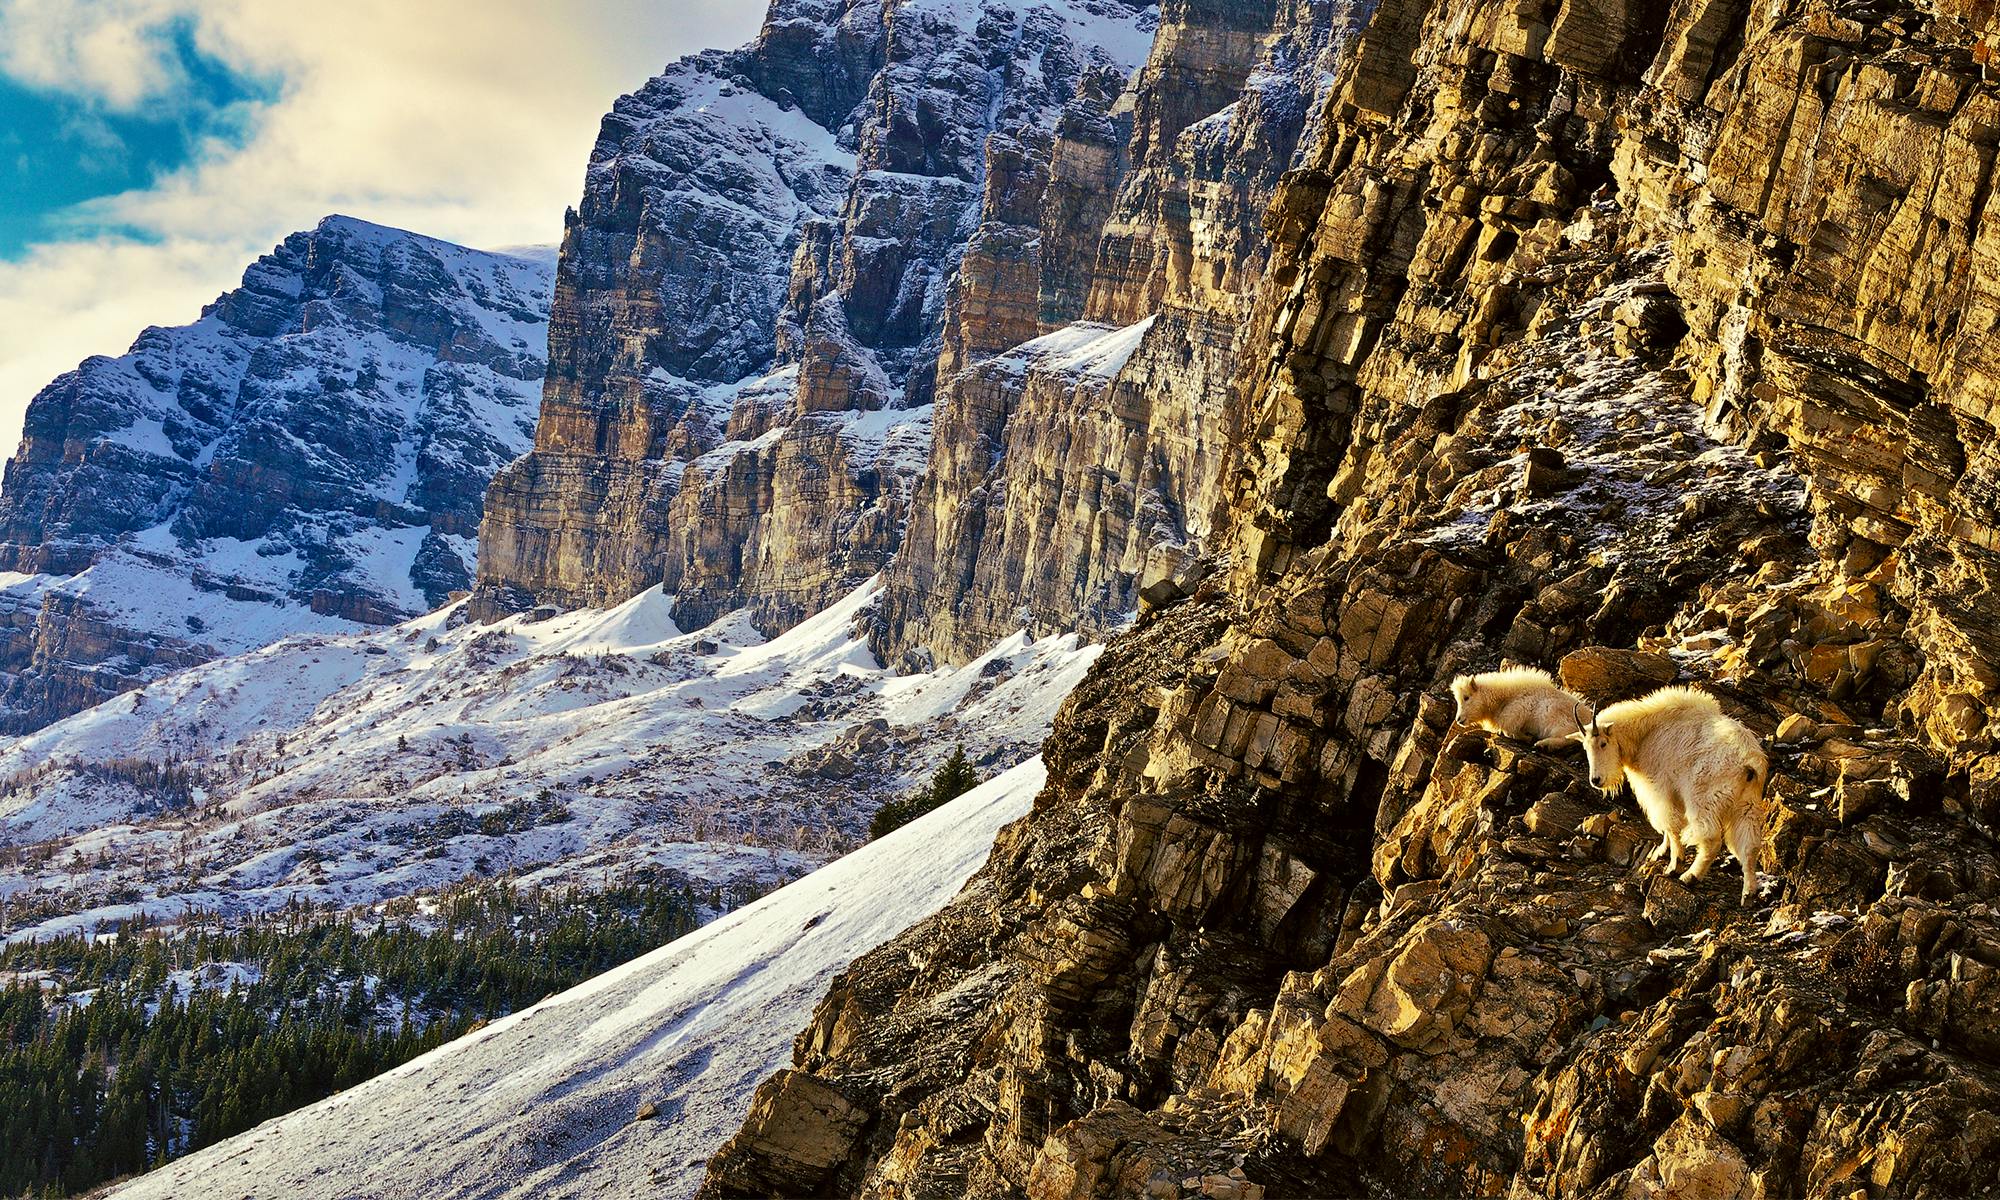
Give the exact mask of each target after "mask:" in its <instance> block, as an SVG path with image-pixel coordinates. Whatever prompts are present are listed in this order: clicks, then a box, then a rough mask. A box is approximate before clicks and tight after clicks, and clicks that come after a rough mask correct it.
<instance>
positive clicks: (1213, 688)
mask: <svg viewBox="0 0 2000 1200" xmlns="http://www.w3.org/2000/svg"><path fill="white" fill-rule="evenodd" d="M1997 44H2000V28H1996V26H1995V18H1994V15H1993V12H1992V10H1991V7H1990V6H1987V5H1970V4H1960V3H1942V4H1938V5H1935V6H1925V5H1904V4H1890V5H1883V4H1872V3H1862V2H1853V0H1785V2H1782V3H1777V4H1751V3H1748V2H1747V0H1677V2H1675V3H1672V4H1662V5H1620V4H1603V3H1585V2H1584V0H1531V2H1530V3H1525V4H1523V3H1504V4H1502V3H1486V2H1481V0H1383V3H1382V4H1381V5H1380V6H1379V7H1378V8H1377V10H1376V11H1375V13H1374V14H1373V16H1372V18H1371V20H1370V23H1369V25H1368V28H1367V30H1366V32H1365V33H1364V35H1363V36H1362V38H1361V39H1360V40H1359V41H1358V42H1357V43H1356V44H1355V46H1354V47H1353V49H1352V51H1351V53H1350V54H1349V56H1348V58H1347V60H1346V63H1345V65H1344V67H1343V68H1342V77H1341V80H1340V83H1339V85H1338V89H1337V92H1336V94H1335V96H1334V98H1333V100H1332V101H1331V102H1330V104H1329V105H1328V108H1327V119H1326V125H1325V129H1324V132H1323V134H1322V135H1321V136H1319V137H1317V138H1316V140H1315V142H1314V143H1313V144H1312V146H1311V152H1310V155H1309V158H1308V160H1307V161H1306V162H1305V163H1304V164H1303V165H1302V167H1301V169H1299V170H1297V171H1295V172H1293V173H1292V174H1291V175H1289V176H1288V177H1287V179H1286V182H1285V184H1284V186H1283V187H1282V188H1281V190H1280V193H1279V195H1278V197H1277V200H1276V202H1275V203H1274V204H1273V206H1272V207H1271V210H1270V226H1269V232H1270V236H1271V238H1272V251H1271V259H1270V262H1269V264H1268V266H1267V267H1266V269H1265V271H1264V274H1263V284H1262V286H1261V288H1260V290H1259V292H1258V295H1257V297H1256V300H1255V303H1254V306H1253V313H1254V315H1253V326H1254V327H1253V330H1252V332H1251V333H1250V335H1249V338H1250V345H1252V346H1253V347H1254V355H1255V357H1254V359H1253V360H1252V361H1251V362H1250V363H1249V364H1248V367H1247V369H1248V370H1249V371H1250V372H1252V376H1251V384H1250V386H1249V387H1248V389H1247V390H1246V391H1245V393H1244V394H1243V401H1242V406H1241V408H1240V409H1239V410H1238V411H1236V412H1235V413H1234V414H1232V421H1231V427H1232V428H1235V429H1237V430H1240V431H1241V445H1240V447H1238V449H1239V450H1240V452H1241V454H1242V455H1243V459H1242V463H1241V469H1240V470H1234V471H1232V472H1230V473H1229V475H1228V476H1226V477H1225V478H1224V479H1223V480H1222V481H1221V483H1220V484H1219V485H1218V486H1219V488H1220V490H1221V491H1222V493H1223V494H1224V495H1225V496H1226V497H1227V501H1228V503H1227V510H1228V515H1227V517H1226V518H1225V521H1226V523H1227V524H1229V526H1230V527H1231V529H1232V530H1233V532H1232V533H1231V534H1230V540H1231V544H1232V545H1234V546H1235V548H1236V552H1235V562H1234V567H1233V569H1232V571H1231V572H1229V574H1228V575H1227V577H1226V578H1220V577H1218V578H1215V579H1211V580H1210V581H1208V582H1207V583H1205V584H1203V585H1202V586H1201V587H1199V588H1198V589H1196V591H1195V594H1194V596H1193V597H1192V598H1190V599H1188V600H1186V601H1184V602H1182V603H1180V604H1178V605H1175V606H1173V607H1171V608H1168V609H1166V610H1165V611H1163V612H1161V613H1159V614H1157V615H1155V616H1152V617H1149V618H1147V619H1144V620H1142V621H1141V622H1140V624H1139V627H1138V628H1137V629H1136V630H1135V631H1133V632H1132V633H1130V634H1128V635H1125V636H1123V637H1121V638H1119V639H1117V640H1115V641H1114V642H1113V643H1112V644H1111V645H1110V646H1109V647H1108V648H1107V650H1106V652H1105V654H1104V656H1103V658H1102V659H1101V660H1100V662H1099V665H1098V668H1097V669H1096V670H1095V671H1094V672H1093V675H1092V677H1091V678H1090V679H1088V680H1086V682H1085V683H1084V684H1083V685H1082V687H1081V688H1080V689H1079V691H1078V693H1077V694H1076V696H1074V697H1073V698H1072V700H1071V701H1070V703H1069V704H1068V705H1067V706H1066V708H1065V712H1064V715H1063V716H1062V717H1061V718H1060V719H1059V721H1058V727H1057V730H1056V733H1055V735H1054V736H1053V737H1052V739H1051V741H1050V743H1049V745H1048V746H1047V747H1046V748H1045V752H1044V753H1045V758H1046V760H1047V762H1048V765H1049V770H1050V786H1049V788H1048V789H1047V790H1046V791H1045V792H1044V793H1043V794H1042V796H1041V797H1040V798H1039V799H1038V801H1037V805H1036V810H1035V812H1034V813H1033V814H1032V815H1031V816H1030V817H1028V818H1027V819H1025V820H1024V821H1022V822H1020V823H1018V824H1017V825H1015V826H1013V827H1011V828H1010V829H1009V830H1007V831H1005V832H1004V833H1003V834H1002V836H1001V838H1000V839H999V841H998V843H997V844H996V847H995V851H994V855H993V857H992V858H991V860H989V862H988V864H987V867H986V868H985V871H984V872H983V875H982V878H981V881H980V883H979V885H978V886H979V888H980V890H979V893H978V894H979V901H978V903H977V904H966V905H961V906H954V907H950V908H947V909H946V910H945V911H944V912H942V913H940V914H939V915H938V916H937V917H936V918H933V919H932V920H930V921H928V922H925V923H923V924H921V925H919V926H917V927H916V928H915V929H913V930H911V931H910V932H909V933H908V934H906V935H905V936H904V937H903V938H900V939H898V940H897V941H896V942H893V943H891V944H890V945H888V946H886V947H884V948H882V949H881V950H880V951H878V952H877V953H875V954H874V955H871V956H870V957H869V958H867V959H864V960H862V961H861V962H859V963H857V964H856V966H855V967H854V968H853V969H851V970H850V971H849V972H848V973H847V974H845V975H844V976H843V977H842V978H841V979H839V980H837V981H836V983H835V985H834V987H833V988H832V990H831V991H830V993H829V995H828V996H827V998H826V1000H825V1001H824V1002H823V1003H822V1004H821V1006H820V1008H819V1010H818V1012H817V1013H816V1014H815V1016H814V1019H813V1021H812V1022H811V1023H810V1024H809V1026H808V1027H807V1028H806V1029H805V1030H804V1031H803V1032H802V1033H801V1035H800V1037H799V1040H798V1043H797V1046H796V1051H795V1066H794V1069H792V1070H789V1071H786V1072H783V1073H780V1074H779V1075H778V1076H776V1077H775V1078H773V1079H772V1080H770V1081H768V1082H767V1083H766V1084H765V1086H764V1087H763V1088H762V1089H760V1092H759V1094H758V1098H757V1101H756V1103H755V1105H754V1106H753V1108H752V1111H751V1114H750V1116H749V1119H748V1121H747V1123H746V1125H745V1127H744V1129H743V1131H742V1132H741V1133H740V1134H739V1135H738V1136H737V1137H736V1138H735V1139H734V1140H733V1141H732V1142H731V1143H730V1144H729V1145H728V1146H726V1147H725V1148H724V1150H723V1151H722V1152H721V1153H720V1154H718V1156H717V1157H716V1159H715V1160H714V1161H713V1162H712V1163H711V1165H710V1172H709V1178H708V1182H707V1185H706V1190H707V1191H708V1192H709V1193H710V1194H714V1195H734V1194H761V1193H763V1192H767V1191H776V1192H782V1193H813V1192H822V1191H824V1192H838V1193H843V1194H845V1193H869V1194H891V1193H893V1194H931V1193H936V1194H947V1193H950V1194H971V1195H993V1196H1000V1195H1023V1194H1025V1195H1029V1196H1034V1197H1038V1198H1046V1197H1071V1196H1075V1197H1082V1196H1105V1195H1126V1194H1147V1195H1158V1196H1189V1195H1203V1196H1241V1197H1256V1196H1261V1195H1265V1194H1269V1195H1302V1194H1364V1193H1373V1194H1398V1195H1457V1194H1468V1195H1469V1194H1487V1195H1490V1194H1501V1193H1506V1194H1519V1195H1538V1196H1541V1195H1546V1196H1590V1197H1613V1196H1617V1197H1634V1196H1685V1195H1703V1196H1716V1197H1742V1198H1745V1200H1748V1198H1750V1197H1759V1196H1778V1195H1786V1196H1815V1197H1817V1196H1829V1197H1830V1196H1852V1195H1858V1194H1862V1193H1864V1192H1865V1193H1866V1194H1868V1195H1914V1196H1922V1195H1940V1196H1942V1195H1965V1194H1977V1193H1979V1192H1981V1191H1982V1190H1985V1189H1990V1188H1992V1187H1994V1186H1996V1185H2000V1175H1996V1169H2000V1168H1996V1163H2000V1125H1996V1124H1995V1123H1994V1121H1993V1119H1992V1113H1993V1112H1995V1111H1996V1110H2000V1081H1996V1078H1995V1076H1994V1073H1993V1065H1992V1064H1993V1062H1994V1060H1995V1055H1996V1054H2000V1033H1997V1031H1996V1026H1995V1024H1994V1022H1993V1020H1992V1018H1991V1016H1990V1014H1991V1013H1992V1011H1993V1008H1994V1001H1995V1000H1996V998H2000V997H1996V987H2000V984H1996V982H1995V981H1996V980H2000V974H1996V970H2000V924H1996V922H1995V920H1994V918H1993V916H1992V912H1993V908H1992V905H1993V903H1994V901H1995V899H1996V898H2000V855H1996V853H1995V848H1994V840H1993V839H1994V836H1995V829H1996V819H2000V808H1996V795H2000V791H1996V788H1995V786H1994V780H1995V778H1996V768H1995V765H1994V764H1995V762H1996V758H1995V755H1994V753H1993V748H1994V740H1993V738H1994V718H1995V712H1994V701H1993V699H1992V697H1993V695H1994V692H1993V690H1992V688H1991V678H1992V671H1993V669H1994V663H1995V646H1994V644H1993V641H1992V633H1993V630H1994V629H1995V628H2000V626H1996V625H1995V624H1994V622H1993V619H1992V614H1991V613H1990V612H1988V611H1987V605H1988V603H1989V599H1990V595H1991V588H1990V586H1989V585H1990V582H1991V581H1992V578H1993V573H1994V571H1995V570H1996V569H2000V557H1996V551H2000V547H1996V544H1995V541H1994V534H1993V529H1994V510H1993V508H1992V505H1991V492H1992V488H1991V487H1990V486H1989V480H1988V478H1987V477H1988V475H1990V473H1991V472H1990V471H1989V470H1988V464H1989V463H1990V462H1991V460H1992V458H1993V455H1994V453H1995V448H1994V447H1995V442H1994V428H1993V422H1992V403H1991V402H1992V395H1993V389H1994V384H1995V380H1994V378H1993V373H1992V369H1991V366H1990V362H1991V359H1992V357H1993V355H1994V354H1995V353H1996V352H2000V340H1996V338H1995V336H1994V326H1995V321H1994V319H1993V310H1994V304H1995V300H1994V297H1995V295H1996V294H2000V293H1996V288H1995V286H1994V284H1993V278H1994V275H1995V272H1996V269H2000V267H1996V259H1995V257H1994V256H1993V254H1992V253H1991V246H1992V243H1993V239H1994V237H1995V236H1996V235H1995V230H1996V229H2000V224H1996V222H1995V221H1994V219H1993V217H1992V215H1991V213H1990V211H1989V207H1990V203H1991V199H1990V197H1991V186H1990V185H1991V179H1992V171H1993V165H1994V157H1995V145H1996V143H1995V138H1994V133H1993V130H1994V129H1995V128H1996V127H2000V126H1996V123H1995V122H1994V120H1993V119H1992V118H1993V113H1994V111H1995V105H1996V104H2000V92H1996V90H1995V86H1994V85H1993V84H1992V83H1991V82H1989V81H1988V79H1987V64H1988V63H1990V62H1991V61H1992V58H1993V54H1994V51H1995V47H1996V45H1997ZM1502 659H1512V660H1515V661H1525V662H1530V663H1535V664H1538V665H1543V666H1547V667H1550V668H1559V669H1560V671H1561V675H1562V678H1563V681H1564V682H1565V684H1567V685H1568V686H1570V687H1571V688H1573V689H1575V690H1577V691H1578V692H1579V693H1580V694H1582V695H1584V696H1585V697H1586V698H1588V699H1590V700H1592V701H1593V702H1596V703H1604V702H1608V701H1611V700H1616V699H1620V698H1624V697H1627V696H1632V695H1636V694H1640V693H1642V692H1644V691H1646V690H1648V689H1650V688H1652V687H1654V686H1656V685H1658V684H1659V683H1662V682H1666V681H1669V680H1676V679H1678V680H1680V681H1682V682H1686V683H1691V684H1694V685H1696V686H1700V687H1703V688H1705V689H1707V690H1709V691H1710V692H1711V693H1713V694H1715V695H1716V696H1717V697H1718V698H1719V700H1720V702H1721V703H1722V704H1723V706H1724V707H1725V708H1726V709H1727V710H1728V711H1729V712H1731V713H1732V714H1734V715H1736V716H1737V717H1738V718H1739V719H1742V720H1744V721H1745V722H1747V723H1748V724H1749V725H1750V726H1751V728H1752V729H1753V730H1754V731H1755V732H1757V733H1758V735H1759V736H1760V737H1762V738H1764V739H1765V744H1766V746H1767V747H1768V748H1769V750H1770V752H1771V756H1772V765H1773V777H1772V779H1771V782H1770V786H1769V789H1768V793H1767V801H1766V806H1765V812H1764V814H1763V833H1764V835H1765V838H1766V858H1765V863H1764V869H1765V871H1766V872H1767V873H1768V877H1767V878H1765V879H1764V880H1763V881H1762V886H1761V890H1760V892H1759V894H1758V896H1757V897H1756V899H1755V901H1754V902H1753V903H1752V904H1751V905H1749V906H1747V907H1741V908H1739V907H1738V905H1737V902H1736V892H1737V889H1738V887H1739V886H1740V878H1739V876H1738V875H1737V871H1738V868H1737V867H1736V866H1734V865H1729V866H1722V867H1718V868H1717V869H1716V871H1715V873H1714V874H1713V875H1712V876H1711V877H1710V878H1709V879H1706V880H1700V881H1692V882H1690V881H1684V880H1681V879H1678V878H1672V877H1668V876H1666V875H1665V873H1664V872H1663V871H1662V870H1661V868H1660V866H1659V865H1658V864H1657V863H1655V862H1653V861H1652V860H1650V859H1648V858H1647V856H1646V852H1647V850H1648V849H1649V848H1650V846H1651V845H1652V844H1653V842H1654V840H1655V839H1654V835H1653V834H1652V833H1651V831H1650V830H1648V829H1647V828H1646V826H1645V825H1644V823H1643V820H1642V818H1640V817H1639V815H1638V814H1637V812H1636V811H1635V810H1633V809H1632V808H1631V807H1630V806H1629V804H1628V803H1626V802H1623V801H1620V800H1616V799H1612V798H1607V797H1602V796H1599V795H1597V794H1596V793H1595V792H1593V791H1592V790H1591V789H1590V788H1589V787H1588V786H1587V784H1586V782H1585V781H1584V780H1583V779H1582V778H1581V777H1580V774H1579V772H1578V770H1577V764H1576V760H1575V757H1574V756H1573V755H1569V756H1565V755H1561V754H1553V753H1544V752H1539V751H1535V750H1532V749H1531V748H1529V747H1528V746H1526V745H1524V744H1521V743H1514V742H1509V741H1506V740H1504V739H1497V738H1490V737H1488V736H1487V735H1485V734H1482V733H1460V734H1457V735H1456V736H1454V735H1453V732H1452V731H1451V730H1450V728H1449V725H1450V717H1451V713H1452V709H1451V701H1450V698H1449V693H1448V691H1447V684H1448V682H1449V680H1450V678H1451V677H1452V675H1453V674H1454V673H1455V672H1457V671H1460V670H1465V669H1478V668H1483V667H1486V666H1490V665H1493V664H1494V663H1496V662H1498V661H1501V660H1502ZM1753 882H1755V881H1753ZM996 896H997V897H1001V899H1000V900H999V901H997V902H996V901H995V899H994V897H996Z"/></svg>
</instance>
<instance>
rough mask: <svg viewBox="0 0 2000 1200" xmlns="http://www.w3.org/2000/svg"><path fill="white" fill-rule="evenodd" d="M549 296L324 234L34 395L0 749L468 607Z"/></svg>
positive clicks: (527, 260)
mask: <svg viewBox="0 0 2000 1200" xmlns="http://www.w3.org/2000/svg"><path fill="white" fill-rule="evenodd" d="M552 276H553V264H552V263H551V262H550V260H549V256H548V255H547V254H546V253H535V252H527V253H515V254H497V253H486V252H481V251H475V250H468V249H465V248H464V247H461V246H455V245H452V244H450V243H448V242H441V241H438V240H436V239H433V238H427V237H421V236H418V235H416V234H412V233H406V232H404V231H402V230H397V229H388V228H385V227H383V226H379V225H372V224H369V223H367V222H365V221H359V220H355V219H353V218H350V217H340V216H335V217H328V218H327V219H326V220H324V221H322V222H320V223H319V225H318V226H317V227H315V228H314V229H312V230H309V231H306V232H303V233H297V234H294V235H292V236H291V237H289V238H286V239H285V240H284V242H282V243H280V244H279V245H278V246H277V247H276V248H275V249H274V250H273V251H272V252H271V253H270V254H268V255H265V256H264V257H262V258H260V259H258V260H257V261H256V262H255V263H253V264H252V265H251V266H250V267H249V269H248V270H246V271H245V272H244V275H243V282H242V285H241V286H240V287H238V288H237V289H236V290H234V291H231V292H228V293H226V294H224V295H223V296H222V297H220V298H219V299H217V300H216V301H215V302H214V303H213V304H211V305H209V306H208V307H207V308H206V309H205V310H204V311H203V313H202V316H201V318H200V319H199V320H197V321H195V322H194V323H193V324H190V325H185V326H180V327H177V328H153V329H148V330H146V331H145V332H144V333H142V334H140V335H139V338H138V340H137V341H136V342H134V343H133V346H132V349H131V350H130V351H129V352H127V353H126V354H124V355H121V356H119V357H117V358H105V357H97V358H92V359H89V360H87V361H86V362H84V363H83V364H82V365H81V366H79V367H78V368H77V369H76V370H74V371H71V372H69V373H67V374H65V375H63V376H62V377H60V378H58V379H57V380H55V381H54V382H53V383H51V384H49V386H48V387H46V388H44V389H43V390H42V391H41V393H40V394H38V395H37V396H36V397H35V398H34V401H33V402H32V403H31V404H30V405H29V408H28V414H27V422H26V428H25V431H24V434H23V437H22V441H21V446H20V449H19V451H18V452H17V453H16V454H15V456H14V458H13V459H12V461H10V462H9V463H8V464H7V469H6V479H5V485H4V487H0V571H3V572H4V574H0V625H4V629H5V635H4V639H3V640H0V670H4V673H5V676H4V678H5V682H4V685H3V686H0V730H4V731H11V732H18V731H21V730H26V729H33V728H36V727H38V726H40V725H43V724H46V723H47V722H48V721H50V720H53V719H55V718H57V717H61V716H64V715H67V714H68V713H71V712H75V711H77V710H79V709H82V708H85V707H88V706H89V705H91V704H94V703H96V702H98V701H99V700H102V699H104V698H106V697H108V696H112V695H116V694H118V693H119V692H122V691H125V690H127V689H129V688H131V687H134V686H136V685H137V684H140V683H143V682H145V681H146V680H148V679H151V678H154V677H157V676H158V675H160V674H161V673H163V672H164V671H167V670H170V669H173V668H176V667H182V666H187V665H190V664H192V663H196V662H200V661H203V660H205V659H208V658H212V657H215V656H216V655H218V654H228V653H237V652H241V651H244V650H249V649H253V648H255V647H258V646H261V645H264V644H265V643H267V642H270V641H272V640H274V639H276V638H278V637H281V636H283V635H285V634H288V633H299V632H318V633H334V632H344V631H351V630H353V629H356V628H357V627H360V626H364V625H381V624H387V623H390V622H393V621H398V620H403V619H406V618H408V617H412V616H415V615H417V614H419V613H422V612H425V611H428V610H429V609H431V608H433V607H435V606H437V605H438V604H441V603H443V602H444V601H445V600H446V599H447V598H448V596H449V595H450V593H451V592H453V591H456V590H459V589H463V588H467V587H469V586H470V584H471V579H472V567H473V549H474V534H475V533H476V531H477V528H478V523H479V517H480V512H481V504H482V497H483V495H484V491H485V488H486V485H487V482H488V481H489V480H490V479H491V478H492V477H493V475H494V473H495V472H496V471H498V470H499V469H500V467H501V466H503V465H504V464H505V463H507V462H508V461H509V460H511V459H513V458H514V457H516V456H517V455H519V454H520V453H521V452H522V451H524V450H525V449H526V448H527V447H528V444H529V440H530V438H531V436H532V434H533V431H534V424H535V418H536V414H537V412H538V411H539V407H540V400H541V380H542V375H543V373H544V371H545V369H546V355H547V341H548V312H549V304H550V291H551V287H552Z"/></svg>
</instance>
